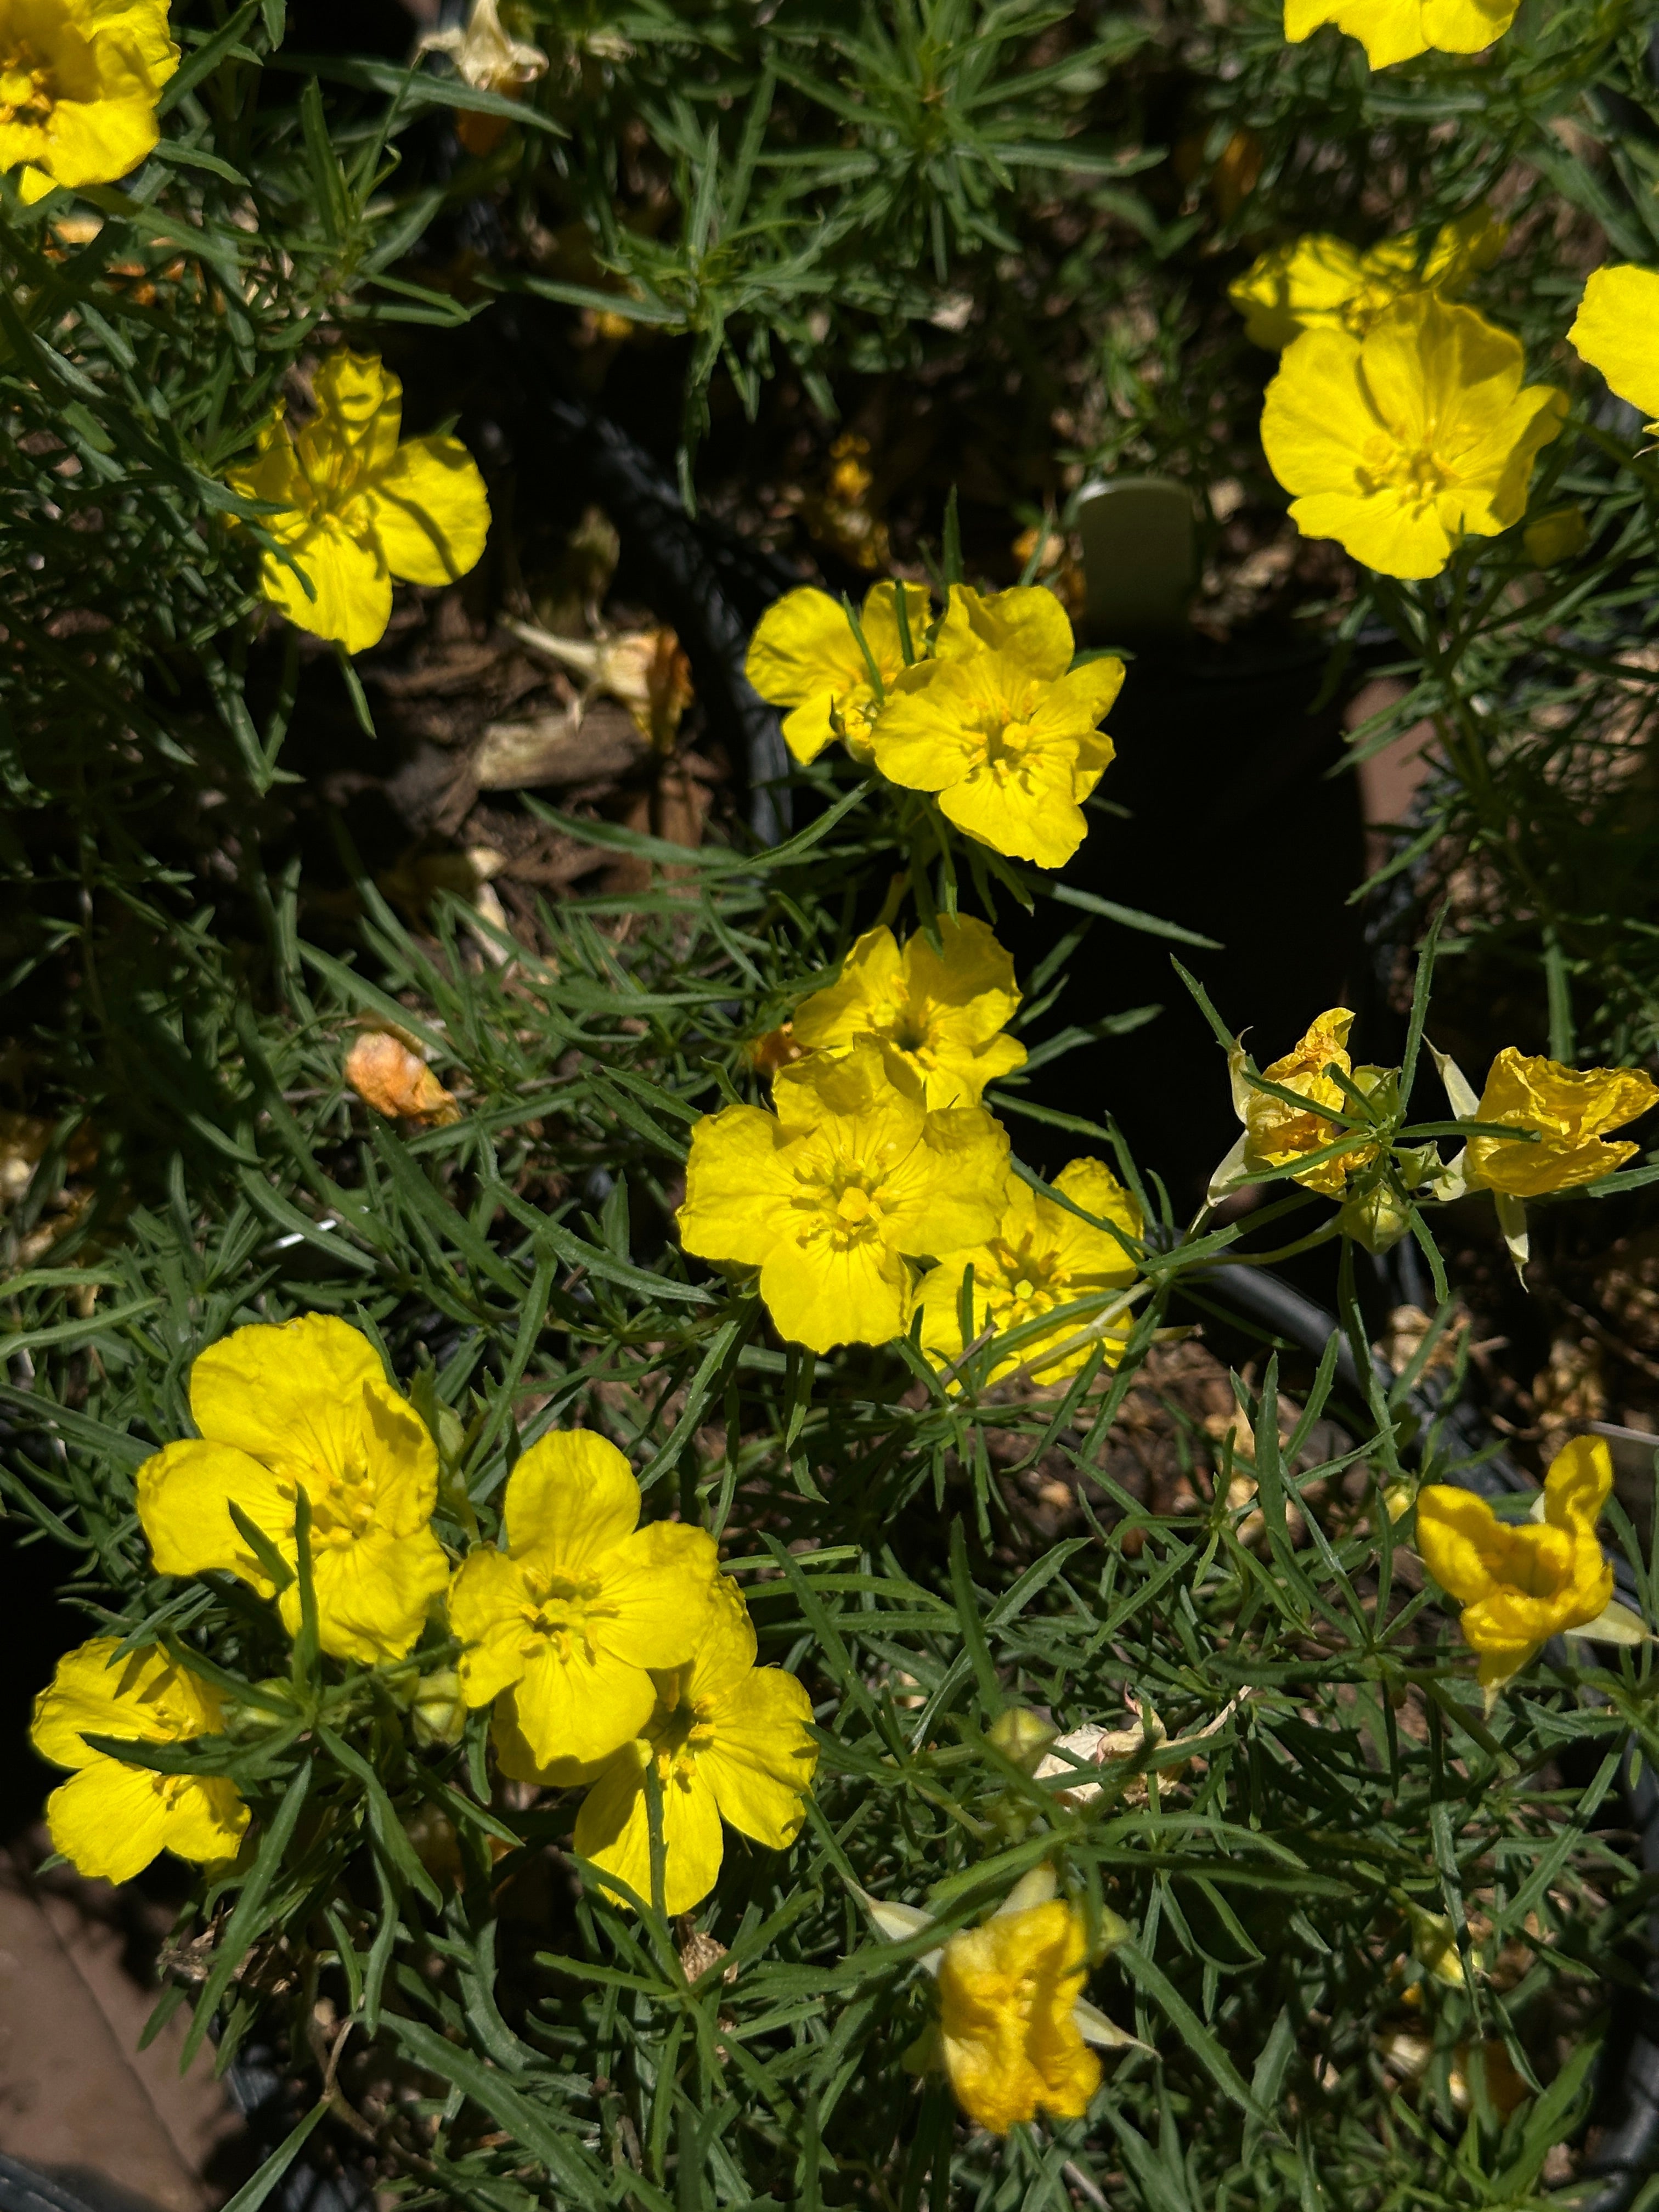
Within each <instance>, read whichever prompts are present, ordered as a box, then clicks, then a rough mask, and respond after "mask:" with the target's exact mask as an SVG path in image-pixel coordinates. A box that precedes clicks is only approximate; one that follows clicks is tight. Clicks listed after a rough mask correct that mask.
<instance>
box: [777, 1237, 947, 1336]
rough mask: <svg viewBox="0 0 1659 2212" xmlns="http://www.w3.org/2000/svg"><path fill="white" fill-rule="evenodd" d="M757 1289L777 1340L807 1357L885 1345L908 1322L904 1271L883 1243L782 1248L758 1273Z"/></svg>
mask: <svg viewBox="0 0 1659 2212" xmlns="http://www.w3.org/2000/svg"><path fill="white" fill-rule="evenodd" d="M760 1288H761V1296H762V1297H763V1298H764V1299H765V1301H766V1310H767V1311H768V1312H769V1314H770V1315H771V1316H772V1320H773V1322H774V1324H775V1327H776V1328H777V1332H778V1334H779V1335H780V1336H781V1337H783V1338H784V1339H785V1340H787V1342H788V1343H790V1344H804V1345H805V1346H807V1348H808V1350H809V1351H812V1352H828V1351H829V1350H830V1349H831V1347H832V1346H835V1345H837V1344H890V1342H891V1341H892V1340H893V1339H894V1337H896V1336H902V1334H904V1331H905V1328H906V1326H907V1325H908V1322H909V1319H910V1273H909V1270H908V1267H906V1266H905V1264H904V1262H903V1261H902V1260H901V1259H900V1258H899V1257H898V1256H897V1255H896V1254H895V1253H894V1252H892V1251H891V1250H890V1249H888V1248H887V1247H886V1246H885V1245H882V1244H855V1245H853V1246H851V1247H849V1248H848V1249H847V1250H845V1251H836V1250H833V1249H830V1247H829V1245H828V1244H827V1243H822V1242H820V1243H816V1244H811V1245H796V1246H786V1247H781V1248H779V1249H777V1250H775V1252H774V1253H773V1254H772V1255H770V1256H769V1259H768V1260H767V1262H766V1265H765V1266H764V1267H763V1268H762V1269H761V1279H760Z"/></svg>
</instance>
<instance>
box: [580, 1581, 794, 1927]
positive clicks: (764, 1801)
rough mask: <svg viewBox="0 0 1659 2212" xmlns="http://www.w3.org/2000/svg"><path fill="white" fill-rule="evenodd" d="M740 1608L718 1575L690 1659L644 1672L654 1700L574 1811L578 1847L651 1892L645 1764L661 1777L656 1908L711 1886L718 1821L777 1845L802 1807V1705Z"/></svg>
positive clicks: (681, 1903)
mask: <svg viewBox="0 0 1659 2212" xmlns="http://www.w3.org/2000/svg"><path fill="white" fill-rule="evenodd" d="M755 1650H756V1644H755V1631H754V1626H753V1624H752V1623H751V1622H750V1618H749V1614H748V1611H747V1608H746V1607H744V1601H743V1600H742V1598H741V1597H739V1596H738V1593H737V1591H736V1590H735V1589H733V1588H732V1584H731V1583H729V1582H728V1581H726V1579H725V1578H724V1577H721V1578H720V1581H719V1583H717V1584H716V1586H715V1599H714V1606H713V1607H712V1608H711V1610H710V1612H709V1614H708V1626H706V1628H705V1629H704V1631H703V1634H702V1641H701V1642H700V1643H699V1644H698V1646H697V1649H696V1654H695V1656H693V1658H692V1659H691V1661H690V1664H689V1665H687V1666H684V1667H680V1668H675V1669H674V1670H672V1671H671V1672H670V1673H666V1674H660V1673H659V1674H655V1675H654V1676H653V1680H654V1682H655V1684H656V1691H657V1704H656V1709H655V1711H653V1713H652V1715H651V1717H650V1719H649V1720H648V1721H647V1723H646V1725H645V1729H644V1732H643V1734H642V1735H640V1736H638V1737H636V1738H635V1740H634V1741H633V1742H631V1743H626V1744H624V1745H623V1747H622V1749H621V1750H620V1751H619V1752H617V1753H616V1755H615V1757H614V1758H612V1759H611V1760H610V1762H609V1763H608V1765H605V1768H604V1769H603V1771H601V1772H600V1773H599V1776H598V1777H597V1778H596V1779H595V1780H594V1783H593V1786H592V1789H591V1790H589V1791H588V1793H587V1795H586V1797H584V1798H583V1800H582V1802H581V1808H580V1811H579V1812H578V1814H577V1815H576V1837H575V1841H576V1849H577V1850H578V1851H580V1854H581V1856H582V1857H584V1858H585V1859H592V1862H593V1863H594V1864H595V1865H596V1866H601V1867H604V1868H605V1870H606V1871H607V1873H610V1874H614V1875H619V1876H620V1877H621V1879H622V1880H623V1881H625V1882H626V1883H627V1884H628V1886H629V1888H630V1889H632V1890H633V1891H634V1893H635V1895H636V1896H638V1897H642V1898H646V1899H649V1897H650V1895H651V1824H650V1818H649V1814H648V1812H647V1805H646V1796H645V1775H646V1770H647V1766H648V1765H650V1763H651V1761H652V1760H653V1759H654V1760H655V1761H656V1765H657V1773H658V1775H659V1778H660V1780H661V1783H662V1832H663V1843H664V1844H665V1849H666V1857H665V1863H664V1867H663V1894H664V1904H665V1909H666V1910H667V1911H669V1912H671V1913H674V1912H689V1911H690V1910H691V1908H692V1906H693V1905H700V1904H701V1903H702V1900H703V1899H704V1898H705V1897H707V1896H708V1893H709V1891H710V1890H711V1889H713V1887H714V1883H715V1881H716V1879H717V1878H718V1876H719V1874H720V1862H721V1860H722V1858H723V1857H725V1850H726V1846H725V1841H724V1838H723V1837H722V1835H721V1832H720V1823H721V1821H722V1820H725V1821H726V1822H728V1823H729V1824H730V1825H731V1826H732V1827H734V1828H736V1829H738V1831H739V1832H741V1833H742V1834H744V1835H745V1836H750V1837H752V1838H754V1840H755V1842H757V1844H765V1845H766V1846H767V1848H768V1849H769V1850H775V1851H781V1850H787V1849H788V1847H789V1845H790V1844H793V1842H794V1840H795V1838H796V1837H797V1836H798V1835H799V1832H800V1826H801V1822H802V1820H804V1819H805V1808H804V1807H803V1804H802V1799H803V1796H804V1795H805V1792H806V1790H808V1789H810V1788H811V1781H812V1776H813V1774H814V1772H815V1771H816V1770H817V1763H818V1754H817V1746H816V1745H815V1744H814V1742H813V1741H812V1737H811V1722H812V1705H811V1699H809V1698H808V1696H807V1694H806V1692H805V1690H804V1689H803V1688H802V1687H801V1686H800V1684H799V1682H798V1681H797V1680H795V1678H794V1676H793V1674H785V1673H784V1672H783V1670H782V1669H781V1668H778V1667H757V1665H756V1664H755Z"/></svg>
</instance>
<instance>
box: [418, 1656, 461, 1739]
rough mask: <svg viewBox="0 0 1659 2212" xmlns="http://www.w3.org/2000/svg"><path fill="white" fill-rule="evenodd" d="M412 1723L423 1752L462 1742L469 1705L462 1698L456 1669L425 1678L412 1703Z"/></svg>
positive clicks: (441, 1669)
mask: <svg viewBox="0 0 1659 2212" xmlns="http://www.w3.org/2000/svg"><path fill="white" fill-rule="evenodd" d="M409 1721H410V1727H411V1728H412V1729H413V1730H414V1732H415V1741H416V1743H418V1744H419V1745H420V1746H421V1747H422V1750H423V1751H429V1750H431V1749H432V1747H434V1746H435V1745H436V1744H451V1743H459V1741H460V1740H461V1735H462V1731H463V1730H464V1729H465V1727H466V1706H465V1703H464V1702H463V1700H462V1698H461V1678H460V1676H459V1674H457V1673H456V1672H455V1669H454V1668H453V1667H441V1668H439V1669H438V1670H437V1671H436V1673H435V1674H422V1677H421V1679H420V1680H419V1681H418V1682H416V1685H415V1694H414V1696H413V1697H412V1698H411V1699H410V1701H409Z"/></svg>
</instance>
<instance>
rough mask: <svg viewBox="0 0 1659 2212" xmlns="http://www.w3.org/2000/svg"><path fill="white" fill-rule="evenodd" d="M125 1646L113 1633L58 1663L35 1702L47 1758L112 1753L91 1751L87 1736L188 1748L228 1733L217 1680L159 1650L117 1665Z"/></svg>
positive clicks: (75, 1761)
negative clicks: (176, 1663)
mask: <svg viewBox="0 0 1659 2212" xmlns="http://www.w3.org/2000/svg"><path fill="white" fill-rule="evenodd" d="M119 1649H120V1645H119V1643H118V1640H117V1639H116V1638H114V1637H112V1636H98V1637H94V1638H92V1640H91V1641H90V1642H89V1643H86V1644H80V1645H79V1646H77V1648H76V1650H73V1651H70V1652H66V1653H65V1654H64V1656H63V1657H62V1658H61V1659H60V1660H59V1661H58V1666H57V1669H56V1671H55V1673H54V1674H53V1676H52V1682H51V1684H50V1686H48V1687H47V1688H46V1689H44V1690H42V1691H41V1692H40V1696H39V1697H38V1698H37V1699H35V1701H34V1717H33V1723H32V1725H31V1727H30V1729H29V1741H30V1742H31V1743H32V1744H33V1747H34V1748H35V1750H36V1751H38V1752H39V1753H40V1756H41V1758H42V1759H50V1760H51V1761H52V1764H53V1765H56V1766H84V1765H87V1764H88V1761H89V1760H91V1759H94V1758H102V1757H104V1756H106V1754H105V1753H99V1752H94V1751H93V1750H92V1749H91V1748H90V1747H89V1746H88V1744H87V1743H86V1741H85V1740H84V1739H85V1737H86V1736H88V1735H109V1736H125V1737H127V1738H130V1739H134V1740H142V1741H147V1742H150V1743H183V1742H186V1741H189V1739H190V1738H191V1737H192V1736H197V1735H216V1734H217V1733H218V1732H219V1730H220V1729H222V1727H223V1726H224V1719H223V1715H222V1710H221V1706H220V1702H219V1693H218V1692H217V1691H216V1689H215V1688H214V1687H213V1686H212V1685H211V1684H210V1683H208V1682H204V1681H203V1680H201V1678H200V1677H199V1676H197V1675H194V1674H188V1673H187V1672H186V1671H185V1669H184V1668H180V1667H176V1666H174V1664H173V1662H172V1661H171V1660H170V1659H169V1658H168V1657H167V1654H166V1653H165V1652H164V1651H162V1650H159V1649H158V1648H157V1647H156V1646H155V1645H151V1646H150V1647H149V1648H148V1649H147V1650H142V1651H133V1652H130V1653H129V1654H128V1655H127V1656H126V1657H125V1659H123V1660H120V1661H119V1662H117V1663H115V1664H113V1665H112V1663H111V1662H112V1661H114V1659H115V1655H116V1653H117V1652H118V1650H119Z"/></svg>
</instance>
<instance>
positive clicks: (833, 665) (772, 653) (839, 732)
mask: <svg viewBox="0 0 1659 2212" xmlns="http://www.w3.org/2000/svg"><path fill="white" fill-rule="evenodd" d="M898 589H899V587H898V586H897V585H896V584H872V586H871V587H870V589H869V591H868V592H866V595H865V601H864V606H863V610H862V611H861V613H860V617H859V621H860V626H861V628H862V629H863V631H864V642H865V644H866V645H867V646H868V647H869V648H870V659H872V660H873V661H874V662H875V664H876V671H877V673H878V675H879V676H880V678H881V681H882V684H883V687H884V689H888V688H890V687H891V685H892V684H895V683H896V681H897V679H898V677H899V674H900V671H902V668H903V666H904V651H903V647H902V644H901V642H900V639H899V627H898V616H897V613H896V600H897V595H898ZM904 607H905V612H906V614H907V616H908V619H909V624H910V643H911V649H912V651H913V652H914V653H915V654H916V655H917V657H918V658H920V657H921V654H922V653H923V652H924V651H925V649H926V646H925V640H926V636H927V627H928V624H929V622H930V621H931V619H932V613H931V603H930V601H929V599H928V595H927V587H926V586H925V585H921V584H906V585H905V586H904ZM744 673H745V674H746V675H747V677H748V678H749V681H750V683H751V684H753V685H754V687H755V689H756V690H757V691H758V692H759V693H760V696H761V697H762V698H763V699H764V700H767V701H768V702H769V703H770V704H771V705H772V706H774V707H789V708H793V710H794V711H793V713H792V714H786V715H785V716H784V718H783V734H784V738H785V739H786V741H787V744H788V747H789V750H790V751H791V752H792V753H793V755H794V756H795V758H796V759H797V760H798V761H814V760H816V759H817V757H818V755H819V754H820V753H821V752H822V751H823V749H824V747H825V746H826V745H827V744H829V741H830V739H831V738H843V739H844V740H845V742H846V745H847V749H848V751H849V752H850V753H851V754H852V755H853V757H854V759H855V760H860V761H866V762H867V761H868V759H869V757H870V731H871V726H872V724H873V722H874V721H875V719H876V717H877V715H878V714H879V713H880V712H881V711H882V710H881V702H879V701H878V698H877V696H876V693H875V689H874V687H873V686H872V684H871V681H870V663H869V661H867V660H866V659H865V657H864V654H863V653H862V652H861V651H860V647H859V641H858V639H857V637H856V635H854V629H853V625H852V623H850V622H849V621H848V618H847V610H846V608H845V607H843V606H842V604H841V602H840V601H839V600H838V599H831V598H830V596H829V592H818V591H814V590H812V589H811V587H810V586H805V585H804V586H802V587H801V589H800V590H799V591H796V592H785V593H784V595H783V597H782V598H781V599H779V600H778V601H777V602H776V603H775V605H772V606H769V607H768V609H767V610H766V612H765V613H764V614H763V616H762V617H761V618H760V620H759V622H757V623H756V625H755V634H754V635H753V636H752V637H751V638H750V641H749V654H748V658H747V659H746V660H745V662H744Z"/></svg>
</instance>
